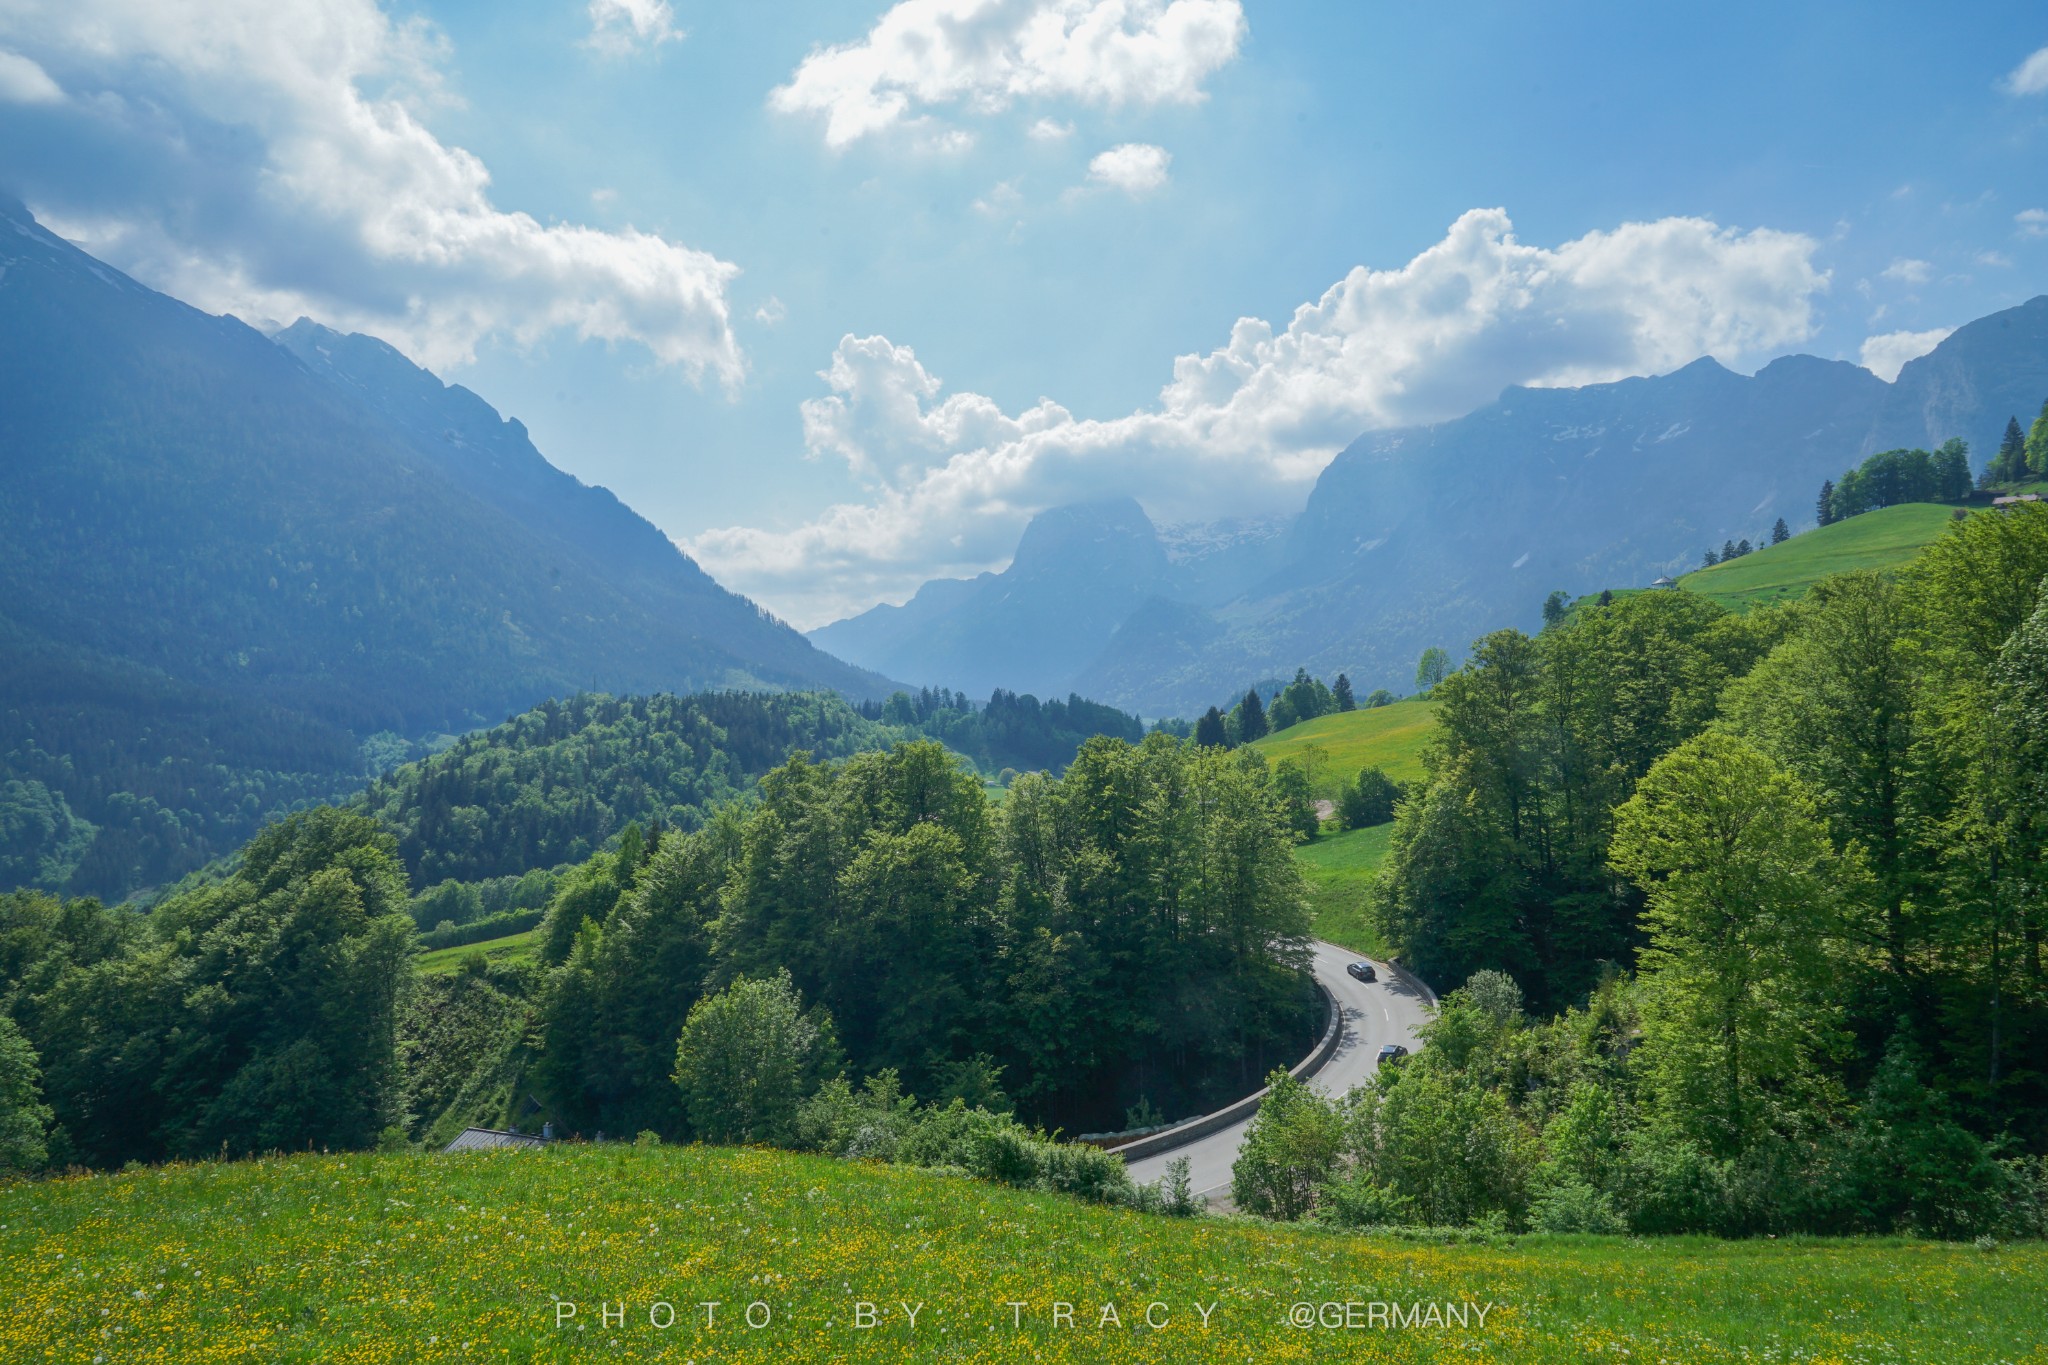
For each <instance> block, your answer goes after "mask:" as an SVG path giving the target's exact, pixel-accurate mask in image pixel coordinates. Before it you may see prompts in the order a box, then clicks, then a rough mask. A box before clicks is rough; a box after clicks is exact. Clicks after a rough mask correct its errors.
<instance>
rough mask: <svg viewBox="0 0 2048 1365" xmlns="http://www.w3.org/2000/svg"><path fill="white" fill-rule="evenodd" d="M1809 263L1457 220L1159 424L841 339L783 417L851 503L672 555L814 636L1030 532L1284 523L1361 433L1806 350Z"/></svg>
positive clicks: (1183, 398)
mask: <svg viewBox="0 0 2048 1365" xmlns="http://www.w3.org/2000/svg"><path fill="white" fill-rule="evenodd" d="M1817 247H1818V244H1817V243H1816V242H1814V241H1813V240H1812V239H1811V238H1809V237H1806V236H1803V235H1800V234H1796V233H1785V232H1776V231H1771V230H1768V229H1757V230H1753V231H1748V232H1738V231H1734V230H1732V229H1727V228H1722V227H1719V226H1717V225H1715V224H1714V223H1711V222H1708V221H1705V220H1703V219H1697V218H1669V219H1663V220H1661V221H1658V222H1651V223H1629V224H1625V225H1623V226H1621V227H1618V228H1616V229H1614V230H1612V231H1607V232H1593V233H1589V234H1587V235H1586V236H1584V237H1580V238H1578V239H1576V240H1574V241H1570V242H1566V243H1565V244H1563V245H1562V246H1558V247H1541V246H1532V245H1528V244H1525V243H1523V242H1520V241H1518V240H1516V238H1515V236H1514V233H1513V227H1512V224H1511V223H1510V222H1509V220H1508V217H1507V215H1506V214H1505V213H1504V212H1502V211H1501V210H1498V209H1475V210H1473V211H1471V212H1469V213H1467V214H1465V215H1464V216H1463V217H1461V218H1459V220H1458V221H1457V222H1456V223H1454V224H1453V225H1452V226H1451V228H1450V231H1449V232H1448V233H1447V234H1446V235H1445V237H1444V239H1443V240H1442V241H1440V242H1438V243H1436V244H1435V245H1433V246H1431V247H1429V248H1428V249H1427V250H1425V251H1423V252H1422V253H1421V254H1420V255H1418V256H1416V257H1415V258H1414V259H1413V260H1411V261H1409V262H1408V263H1407V264H1406V265H1403V266H1400V267H1398V268H1395V269H1391V270H1372V269H1368V268H1366V267H1364V266H1360V267H1357V268H1355V269H1353V270H1352V271H1351V272H1350V273H1349V274H1347V275H1346V276H1345V277H1344V278H1343V279H1342V280H1340V281H1338V282H1337V283H1336V284H1335V285H1333V286H1331V287H1330V289H1329V290H1327V291H1326V292H1325V293H1324V294H1323V296H1322V297H1321V298H1319V299H1317V300H1315V301H1313V302H1311V303H1305V304H1303V305H1301V306H1300V307H1299V308H1297V309H1296V310H1295V312H1294V315H1293V317H1292V318H1291V319H1289V320H1288V321H1287V323H1286V324H1285V325H1284V326H1283V327H1280V328H1275V327H1274V326H1273V325H1272V324H1271V323H1269V322H1266V321H1262V320H1260V319H1257V318H1243V319H1240V320H1239V321H1238V323H1237V324H1236V325H1235V326H1234V327H1233V328H1232V329H1231V334H1230V337H1229V340H1228V341H1227V343H1225V344H1224V345H1222V346H1220V347H1218V348H1217V349H1215V350H1212V351H1209V352H1207V353H1206V354H1194V355H1183V356H1181V357H1179V358H1178V359H1176V360H1175V361H1174V362H1173V370H1172V377H1171V378H1170V379H1169V380H1168V381H1167V382H1166V384H1165V385H1164V386H1163V387H1162V388H1161V389H1160V391H1159V395H1158V399H1157V401H1156V402H1155V403H1154V404H1152V405H1150V406H1148V407H1146V408H1143V409H1141V410H1139V411H1137V412H1133V413H1130V414H1129V415H1127V416H1122V417H1115V418H1109V419H1103V420H1096V419H1083V418H1077V417H1075V416H1074V415H1073V414H1072V413H1071V412H1069V411H1068V410H1067V409H1065V408H1063V407H1062V406H1060V405H1059V404H1058V403H1056V402H1054V401H1052V400H1051V399H1041V400H1040V401H1039V402H1037V403H1036V404H1034V405H1032V406H1031V407H1028V408H1026V409H1024V410H1023V411H1021V412H1015V413H1012V412H1006V411H1004V410H1003V408H1002V407H1001V406H1000V405H999V404H997V403H996V402H995V401H994V400H993V399H990V398H987V397H985V396H983V395H981V394H976V393H971V392H955V393H951V394H948V393H946V392H945V386H944V384H943V383H942V381H941V379H940V377H939V376H938V375H936V374H934V373H933V372H932V371H931V370H930V369H928V368H927V367H926V365H925V363H924V362H923V361H922V360H921V359H920V358H919V357H918V356H917V355H916V354H915V353H914V352H913V351H912V349H911V348H910V347H908V346H904V345H899V344H897V343H895V342H893V341H891V340H889V339H888V338H886V337H880V336H870V337H857V336H848V337H846V338H844V339H843V340H842V341H841V342H840V343H839V346H838V348H837V349H836V351H835V352H834V353H833V356H832V361H831V364H830V366H829V367H828V368H827V369H825V370H824V371H822V372H821V375H820V377H821V378H822V379H823V380H824V381H825V385H826V388H827V390H828V392H827V393H826V394H825V395H824V396H822V397H819V398H815V399H812V400H810V401H809V402H807V403H805V404H804V405H803V419H804V436H805V441H806V445H807V447H808V450H809V453H810V454H811V455H812V457H814V458H818V459H827V460H835V461H841V462H843V463H844V464H845V465H846V466H847V468H848V469H849V470H850V471H851V472H852V473H853V475H854V476H855V477H856V478H858V479H859V480H861V481H862V482H863V483H864V485H865V487H866V489H867V493H866V495H865V496H864V497H863V498H862V499H860V500H858V501H852V502H847V503H843V504H841V505H838V506H835V507H832V508H830V509H828V510H827V511H825V512H824V513H823V514H822V515H820V516H818V517H817V518H815V519H814V520H812V521H811V522H809V523H808V524H806V525H802V526H798V527H796V528H794V529H791V530H783V531H771V530H763V529H757V528H750V527H729V528H724V529H720V530H713V531H709V532H706V533H705V534H704V535H701V536H699V537H697V538H696V540H695V541H694V542H693V543H692V544H691V546H690V547H689V548H690V549H691V551H692V552H693V553H694V554H696V555H697V556H698V557H699V558H700V559H701V560H702V561H703V563H704V564H705V566H706V567H707V568H709V569H711V570H713V571H714V572H716V573H717V574H719V576H720V577H721V578H722V579H723V580H724V581H726V582H727V583H729V584H731V585H732V586H734V587H736V588H738V589H739V590H741V591H744V592H748V593H750V594H753V595H755V596H757V597H759V598H761V599H763V600H765V601H767V602H769V603H771V604H772V605H773V606H774V608H775V609H776V610H777V611H778V612H780V613H781V614H783V615H784V616H786V617H788V618H790V619H793V620H796V621H798V622H800V623H802V624H805V625H816V624H820V623H822V622H824V621H827V620H831V619H834V618H836V617H838V616H842V615H845V614H846V613H848V612H849V611H854V610H859V609H861V608H863V607H866V606H869V605H871V604H872V603H874V602H876V601H878V600H885V599H886V600H896V601H900V600H902V598H903V597H905V596H907V595H908V594H909V593H910V592H911V591H912V590H913V589H915V587H916V586H917V585H918V584H919V583H920V582H922V581H923V580H924V579H926V578H930V577H935V576H940V575H960V574H969V573H974V572H977V571H979V570H981V569H985V568H991V567H995V566H998V565H1000V564H1001V563H1002V562H1003V561H1004V560H1005V559H1006V558H1007V557H1008V555H1009V554H1010V552H1011V550H1012V549H1013V548H1014V547H1015V545H1016V539H1017V535H1018V532H1019V531H1020V530H1021V529H1022V527H1023V524H1024V522H1025V521H1027V520H1028V519H1029V518H1030V517H1031V516H1032V515H1033V514H1035V513H1037V512H1039V511H1042V510H1044V509H1045V508H1047V507H1053V506H1058V505H1060V504H1062V503H1068V502H1074V501H1079V500H1082V499H1085V498H1095V497H1105V496H1111V495H1115V494H1129V495H1133V496H1136V497H1137V498H1139V499H1140V500H1141V501H1142V502H1143V503H1144V504H1145V505H1146V507H1147V509H1148V510H1150V511H1151V512H1152V513H1153V514H1155V515H1157V516H1161V517H1164V518H1165V519H1167V520H1194V519H1211V518H1216V517H1219V516H1224V515H1246V514H1251V513H1258V512H1278V511H1287V510H1291V509H1293V508H1295V507H1298V506H1299V505H1300V503H1301V500H1302V498H1303V497H1304V496H1305V495H1306V493H1307V490H1308V488H1309V486H1310V485H1311V484H1312V483H1313V482H1314V480H1315V477H1316V475H1317V474H1319V473H1320V472H1321V471H1322V469H1323V467H1324V465H1326V464H1327V463H1328V462H1329V460H1330V458H1331V457H1332V456H1333V455H1335V454H1336V452H1337V451H1338V450H1340V449H1341V448H1343V446H1344V445H1346V444H1347V443H1348V442H1350V441H1351V440H1352V439H1354V438H1355V437H1356V436H1358V434H1359V433H1360V432H1362V431H1365V430H1368V429H1373V428H1384V427H1389V426H1399V425H1406V424H1411V423H1420V422H1431V421H1438V420H1442V419H1444V418H1448V417H1452V416H1456V415H1458V414H1460V413H1462V412H1466V411H1469V410H1470V409H1471V408H1473V407H1476V406H1477V405H1479V404H1480V403H1483V402H1486V401H1488V400H1489V399H1491V398H1493V397H1494V396H1495V395H1496V394H1498V393H1499V391H1500V390H1501V389H1502V388H1503V387H1504V386H1506V385H1508V384H1531V385H1562V384H1584V383H1592V382H1597V381H1602V380H1611V379H1616V378H1620V377H1622V376H1625V375H1631V374H1644V373H1653V372H1659V371H1664V370H1669V369H1673V368H1676V367H1677V366H1679V365H1682V364H1685V363H1687V362H1689V361H1691V360H1693V359H1695V358H1697V357H1698V356H1700V355H1702V354H1712V355H1716V356H1719V357H1722V358H1723V359H1725V360H1727V361H1730V362H1736V363H1739V362H1741V361H1743V360H1744V359H1746V358H1750V357H1756V356H1759V355H1761V354H1764V353H1767V352H1771V351H1774V350H1776V349H1781V348H1783V347H1785V346H1787V345H1791V344H1794V343H1797V342H1800V341H1803V340H1805V339H1806V338H1807V337H1809V336H1810V335H1811V334H1812V332H1813V330H1814V315H1813V301H1814V298H1815V296H1816V295H1817V294H1818V293H1819V292H1820V291H1821V290H1823V289H1824V288H1825V287H1826V285H1827V277H1826V276H1825V275H1824V274H1822V273H1821V272H1819V271H1817V270H1816V269H1815V268H1814V265H1813V254H1814V252H1815V251H1816V250H1817Z"/></svg>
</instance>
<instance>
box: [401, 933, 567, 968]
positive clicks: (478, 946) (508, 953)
mask: <svg viewBox="0 0 2048 1365" xmlns="http://www.w3.org/2000/svg"><path fill="white" fill-rule="evenodd" d="M539 943H540V930H538V929H528V930H527V931H526V932H525V933H523V934H507V935H506V936H505V937H504V938H487V939H485V940H484V941H483V942H482V943H465V944H464V945H463V946H462V947H460V948H436V949H435V950H434V951H433V952H431V953H421V954H420V957H419V966H420V970H421V971H423V972H425V973H427V974H428V975H429V976H434V975H438V974H440V973H443V972H452V971H454V970H455V969H456V968H457V967H459V966H461V965H462V962H463V959H464V958H468V957H473V956H475V955H477V954H479V953H481V954H482V955H483V956H484V957H485V958H487V959H489V960H490V961H492V962H499V963H506V964H510V963H514V962H531V961H532V960H533V953H534V949H535V948H536V947H537V946H538V945H539Z"/></svg>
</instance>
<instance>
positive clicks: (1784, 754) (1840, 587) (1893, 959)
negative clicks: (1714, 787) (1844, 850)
mask: <svg viewBox="0 0 2048 1365" xmlns="http://www.w3.org/2000/svg"><path fill="white" fill-rule="evenodd" d="M1805 606H1806V610H1807V613H1808V615H1807V618H1806V621H1805V623H1804V628H1803V629H1802V630H1801V631H1800V633H1799V635H1798V636H1797V637H1795V638H1793V639H1791V640H1788V641H1786V642H1785V643H1784V644H1783V645H1780V646H1779V647H1778V648H1777V649H1775V650H1773V651H1772V652H1771V654H1770V655H1769V656H1768V657H1767V658H1765V659H1764V660H1763V662H1761V663H1759V664H1758V665H1757V666H1756V668H1755V669H1754V670H1752V671H1751V672H1750V674H1749V676H1748V677H1746V678H1744V679H1742V680H1741V681H1740V682H1738V683H1736V684H1735V685H1734V686H1732V687H1731V688H1730V689H1729V691H1728V695H1727V697H1726V699H1725V700H1724V702H1723V704H1722V711H1723V714H1724V715H1725V716H1726V717H1727V718H1728V721H1729V724H1730V725H1731V726H1732V727H1733V728H1734V729H1735V730H1736V731H1737V732H1738V733H1739V734H1741V735H1742V736H1743V737H1744V738H1745V739H1747V740H1748V741H1749V742H1751V743H1753V744H1755V745H1756V746H1757V747H1758V748H1759V749H1761V750H1762V751H1763V752H1764V753H1766V754H1768V755H1770V757H1771V758H1772V759H1773V760H1775V761H1776V762H1778V763H1781V764H1783V765H1784V766H1785V767H1786V768H1787V769H1789V770H1790V771H1791V772H1792V773H1794V774H1796V775H1797V776H1798V777H1800V778H1801V779H1802V780H1804V781H1805V782H1806V783H1807V784H1808V786H1809V787H1810V788H1811V789H1812V790H1814V791H1815V792H1818V793H1820V794H1821V796H1820V809H1821V811H1822V813H1823V814H1824V815H1825V816H1826V817H1827V820H1828V824H1829V828H1830V832H1831V834H1832V835H1833V838H1834V841H1835V844H1836V846H1837V847H1846V846H1847V845H1848V844H1849V843H1850V842H1851V841H1854V842H1855V843H1857V844H1859V845H1860V846H1861V847H1862V849H1863V851H1864V853H1865V854H1866V855H1867V856H1868V858H1869V861H1870V869H1871V871H1872V873H1873V875H1874V889H1875V890H1876V893H1877V895H1876V906H1875V908H1876V910H1877V914H1876V915H1875V917H1874V920H1873V922H1871V923H1867V924H1865V923H1857V924H1855V925H1854V926H1850V927H1848V932H1849V934H1850V936H1851V937H1853V938H1855V939H1857V940H1859V941H1860V942H1861V944H1862V945H1863V946H1864V947H1866V948H1868V949H1870V950H1871V951H1872V953H1873V954H1874V960H1875V961H1877V962H1881V963H1883V964H1884V966H1885V968H1886V970H1888V971H1889V973H1890V975H1891V978H1892V980H1891V982H1890V984H1889V987H1888V990H1889V992H1890V993H1891V995H1892V1003H1891V1004H1890V1006H1889V1007H1888V1009H1887V1013H1890V1012H1893V1011H1896V1010H1897V1009H1899V1008H1903V1007H1904V1004H1905V1001H1904V995H1905V993H1906V992H1907V991H1909V990H1911V989H1912V988H1913V987H1914V985H1915V981H1916V978H1917V977H1918V976H1919V974H1920V972H1921V970H1922V967H1921V966H1920V965H1918V964H1920V963H1921V962H1922V961H1923V949H1924V947H1925V935H1926V931H1927V925H1926V923H1925V917H1926V915H1927V913H1928V910H1929V905H1928V901H1929V899H1930V898H1929V897H1927V896H1926V895H1924V894H1917V893H1916V881H1917V878H1916V877H1915V876H1914V875H1913V871H1912V863H1913V859H1912V844H1913V831H1912V829H1911V820H1910V815H1911V812H1910V810H1909V795H1910V793H1909V785H1910V782H1911V779H1912V772H1911V768H1912V764H1911V757H1910V756H1911V751H1912V748H1913V744H1914V733H1913V725H1912V704H1913V692H1912V673H1911V663H1910V660H1911V655H1910V652H1909V651H1908V649H1907V648H1906V643H1905V640H1904V635H1905V630H1906V620H1905V610H1904V604H1903V603H1902V602H1901V600H1900V593H1899V590H1898V588H1897V587H1896V586H1894V584H1893V582H1892V580H1891V579H1889V578H1887V577H1885V576H1884V575H1882V574H1879V573H1876V572H1874V571H1870V570H1864V571H1861V572H1856V573H1848V574H1842V575H1838V576H1836V577H1833V578H1829V579H1825V580H1823V581H1822V582H1820V583H1819V584H1817V585H1815V587H1814V589H1813V591H1812V593H1811V594H1810V595H1809V596H1808V597H1807V599H1806V604H1805Z"/></svg>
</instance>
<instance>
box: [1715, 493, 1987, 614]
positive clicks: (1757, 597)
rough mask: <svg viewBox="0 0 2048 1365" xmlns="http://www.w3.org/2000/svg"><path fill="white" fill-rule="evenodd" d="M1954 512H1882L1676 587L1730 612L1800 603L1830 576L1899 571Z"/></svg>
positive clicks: (1936, 506) (1927, 506) (1933, 508)
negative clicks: (1798, 600) (1854, 571)
mask: <svg viewBox="0 0 2048 1365" xmlns="http://www.w3.org/2000/svg"><path fill="white" fill-rule="evenodd" d="M1956 511H1957V509H1956V508H1954V507H1950V506H1948V505H1946V504H1942V503H1931V502H1908V503H1901V504H1900V505H1898V506H1897V507H1881V508H1878V509H1877V510H1876V511H1873V512H1865V513H1864V514H1863V515H1861V516H1857V517H1851V518H1849V519H1848V520H1847V521H1838V522H1836V523H1835V524H1834V525H1832V526H1822V527H1818V528H1816V529H1814V530H1811V531H1806V532H1803V533H1802V534H1800V535H1796V536H1794V537H1792V538H1791V539H1790V540H1788V541H1786V542H1784V543H1783V544H1782V545H1767V546H1765V547H1764V548H1763V549H1761V550H1755V551H1752V552H1751V553H1749V554H1746V555H1744V556H1742V558H1740V559H1736V560H1731V561H1730V562H1728V563H1726V564H1716V565H1714V566H1713V567H1712V568H1707V569H1696V570H1694V571H1693V572H1691V573H1689V574H1686V575H1685V576H1684V577H1683V578H1680V579H1679V580H1678V585H1679V587H1681V588H1683V589H1685V590H1686V591H1687V592H1696V593H1699V594H1700V595H1701V596H1703V597H1708V598H1711V599H1712V600H1714V601H1715V602H1718V603H1720V604H1721V605H1722V606H1724V607H1727V608H1729V609H1730V610H1734V611H1741V610H1744V609H1745V608H1748V607H1751V606H1754V605H1756V604H1758V603H1760V602H1782V601H1789V600H1791V599H1794V598H1798V597H1804V596H1805V595H1806V592H1807V590H1808V589H1809V588H1811V587H1812V586H1813V585H1814V584H1815V583H1818V582H1819V581H1820V580H1821V579H1823V578H1826V577H1827V576H1828V575H1829V574H1835V573H1847V572H1848V571H1850V570H1851V569H1895V568H1898V567H1899V566H1900V565H1902V564H1904V563H1906V561H1908V560H1910V559H1912V558H1913V557H1914V556H1915V555H1917V554H1919V553H1920V551H1921V550H1923V549H1925V548H1926V547H1927V545H1928V544H1929V542H1931V541H1932V540H1933V539H1934V538H1935V537H1936V536H1938V535H1940V534H1941V533H1942V532H1943V531H1944V530H1946V529H1947V528H1948V526H1949V524H1950V523H1951V522H1953V521H1954V520H1955V514H1956Z"/></svg>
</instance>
